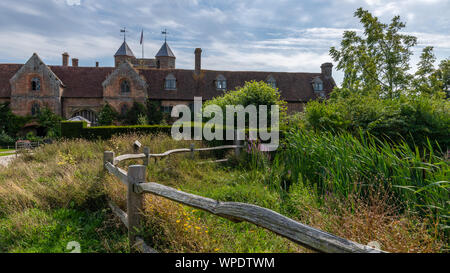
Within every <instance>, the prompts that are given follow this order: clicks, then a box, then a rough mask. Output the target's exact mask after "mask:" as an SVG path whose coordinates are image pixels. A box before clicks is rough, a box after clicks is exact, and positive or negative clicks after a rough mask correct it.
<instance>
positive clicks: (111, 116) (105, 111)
mask: <svg viewBox="0 0 450 273" xmlns="http://www.w3.org/2000/svg"><path fill="white" fill-rule="evenodd" d="M118 116H119V114H118V113H117V112H116V110H114V108H112V107H111V105H109V103H106V104H105V105H103V107H102V109H101V110H100V113H99V114H98V124H99V125H100V126H105V125H112V124H113V122H114V121H115V120H116V119H117V117H118Z"/></svg>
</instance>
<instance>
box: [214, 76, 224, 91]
mask: <svg viewBox="0 0 450 273" xmlns="http://www.w3.org/2000/svg"><path fill="white" fill-rule="evenodd" d="M216 88H217V89H219V90H225V89H227V79H226V78H225V77H224V76H223V75H219V76H218V77H217V79H216Z"/></svg>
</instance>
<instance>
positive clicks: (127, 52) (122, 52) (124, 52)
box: [114, 41, 134, 57]
mask: <svg viewBox="0 0 450 273" xmlns="http://www.w3.org/2000/svg"><path fill="white" fill-rule="evenodd" d="M116 56H130V57H134V54H133V51H131V48H130V47H129V46H128V44H127V42H125V41H124V42H123V44H122V45H121V46H120V48H119V50H117V52H116V54H114V57H116Z"/></svg>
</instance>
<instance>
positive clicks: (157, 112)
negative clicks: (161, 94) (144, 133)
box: [146, 100, 164, 125]
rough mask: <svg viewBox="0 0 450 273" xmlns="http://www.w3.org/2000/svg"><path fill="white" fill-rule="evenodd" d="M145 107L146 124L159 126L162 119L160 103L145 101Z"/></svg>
mask: <svg viewBox="0 0 450 273" xmlns="http://www.w3.org/2000/svg"><path fill="white" fill-rule="evenodd" d="M146 106H147V122H148V124H150V125H153V124H161V123H162V121H163V119H164V116H163V113H162V112H161V101H154V100H147V102H146Z"/></svg>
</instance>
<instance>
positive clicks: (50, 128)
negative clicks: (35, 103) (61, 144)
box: [37, 107, 62, 137]
mask: <svg viewBox="0 0 450 273" xmlns="http://www.w3.org/2000/svg"><path fill="white" fill-rule="evenodd" d="M37 119H38V122H39V125H41V126H42V127H44V128H45V130H46V135H47V136H48V137H59V136H61V125H60V124H61V119H62V118H61V117H60V116H59V115H57V114H55V113H53V112H52V110H50V109H49V108H47V107H45V108H44V109H42V110H41V111H39V114H38V115H37Z"/></svg>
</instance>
